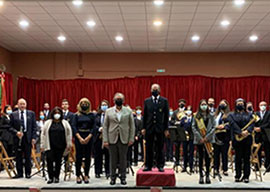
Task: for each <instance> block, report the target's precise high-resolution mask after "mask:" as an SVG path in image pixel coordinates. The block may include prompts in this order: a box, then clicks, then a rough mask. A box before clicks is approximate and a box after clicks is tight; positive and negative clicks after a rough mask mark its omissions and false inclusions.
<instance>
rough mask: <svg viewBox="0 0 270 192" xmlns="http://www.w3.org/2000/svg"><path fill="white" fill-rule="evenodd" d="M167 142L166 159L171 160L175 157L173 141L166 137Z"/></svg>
mask: <svg viewBox="0 0 270 192" xmlns="http://www.w3.org/2000/svg"><path fill="white" fill-rule="evenodd" d="M165 143H166V151H165V152H166V160H167V161H169V160H170V159H172V158H173V142H172V141H171V139H170V138H165Z"/></svg>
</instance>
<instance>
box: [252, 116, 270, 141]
mask: <svg viewBox="0 0 270 192" xmlns="http://www.w3.org/2000/svg"><path fill="white" fill-rule="evenodd" d="M256 114H257V115H258V116H259V117H260V120H259V121H258V122H256V123H255V126H256V127H260V128H261V134H260V135H261V137H262V140H263V141H270V111H266V112H265V114H264V116H263V118H262V117H261V113H260V112H259V111H258V112H256Z"/></svg>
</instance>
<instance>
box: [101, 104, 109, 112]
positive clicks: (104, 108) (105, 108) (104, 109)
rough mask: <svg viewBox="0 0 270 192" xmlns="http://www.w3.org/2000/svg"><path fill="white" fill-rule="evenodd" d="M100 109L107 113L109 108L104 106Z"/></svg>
mask: <svg viewBox="0 0 270 192" xmlns="http://www.w3.org/2000/svg"><path fill="white" fill-rule="evenodd" d="M100 109H101V110H102V111H106V110H107V109H108V106H107V105H102V106H101V107H100Z"/></svg>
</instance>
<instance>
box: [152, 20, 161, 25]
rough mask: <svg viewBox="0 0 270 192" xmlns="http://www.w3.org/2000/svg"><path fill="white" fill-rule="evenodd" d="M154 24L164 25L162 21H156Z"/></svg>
mask: <svg viewBox="0 0 270 192" xmlns="http://www.w3.org/2000/svg"><path fill="white" fill-rule="evenodd" d="M153 24H154V25H155V26H161V25H162V21H160V20H156V21H154V22H153Z"/></svg>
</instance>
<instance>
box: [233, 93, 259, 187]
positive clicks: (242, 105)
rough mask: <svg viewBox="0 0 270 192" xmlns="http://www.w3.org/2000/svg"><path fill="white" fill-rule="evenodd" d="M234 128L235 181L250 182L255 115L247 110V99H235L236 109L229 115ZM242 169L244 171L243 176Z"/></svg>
mask: <svg viewBox="0 0 270 192" xmlns="http://www.w3.org/2000/svg"><path fill="white" fill-rule="evenodd" d="M229 121H230V126H231V130H232V135H233V137H232V144H233V147H234V149H235V170H236V175H235V182H242V181H244V182H245V183H248V182H249V176H250V155H251V144H252V137H251V133H252V131H253V129H254V123H255V121H256V119H255V117H254V116H253V115H252V114H250V113H248V112H247V111H246V101H245V100H244V99H242V98H238V99H237V100H236V101H235V110H234V112H233V113H232V114H230V115H229ZM242 171H243V172H244V174H243V177H241V176H242Z"/></svg>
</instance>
